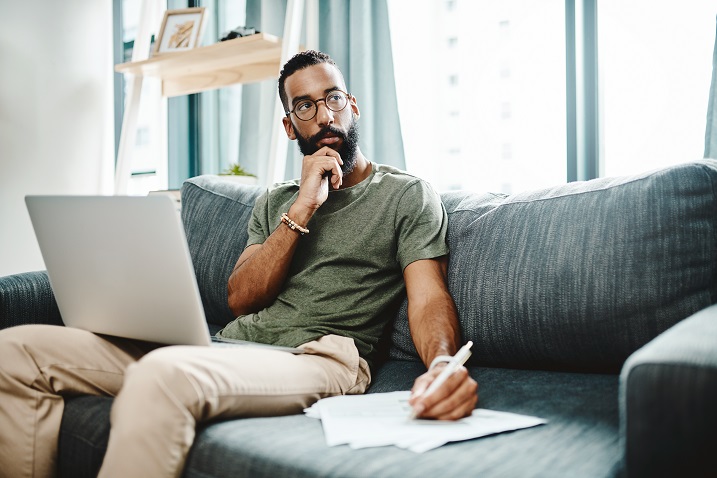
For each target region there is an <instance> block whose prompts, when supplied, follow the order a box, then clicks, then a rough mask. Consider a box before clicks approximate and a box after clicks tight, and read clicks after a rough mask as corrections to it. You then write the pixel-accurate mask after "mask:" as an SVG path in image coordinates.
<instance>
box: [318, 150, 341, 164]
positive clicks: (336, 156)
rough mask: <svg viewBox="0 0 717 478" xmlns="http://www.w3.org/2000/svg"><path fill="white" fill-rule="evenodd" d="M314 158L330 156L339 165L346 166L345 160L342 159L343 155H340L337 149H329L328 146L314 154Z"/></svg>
mask: <svg viewBox="0 0 717 478" xmlns="http://www.w3.org/2000/svg"><path fill="white" fill-rule="evenodd" d="M314 156H330V157H332V158H334V159H336V161H338V163H339V164H344V160H343V159H341V155H340V154H339V152H338V151H336V150H335V149H332V148H329V147H328V146H324V147H323V148H321V149H319V150H318V151H316V152H315V153H314Z"/></svg>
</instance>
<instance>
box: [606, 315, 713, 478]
mask: <svg viewBox="0 0 717 478" xmlns="http://www.w3.org/2000/svg"><path fill="white" fill-rule="evenodd" d="M715 404H717V305H713V306H710V307H708V308H706V309H703V310H701V311H700V312H698V313H696V314H694V315H692V316H690V317H689V318H687V319H685V320H683V321H682V322H679V323H678V324H676V325H674V326H673V327H671V328H670V329H668V330H667V331H665V332H664V333H663V334H661V335H659V336H657V337H656V338H655V339H654V340H652V341H651V342H649V343H648V344H646V345H645V346H644V347H642V348H641V349H639V350H638V351H636V352H635V353H634V354H632V355H631V356H630V358H629V359H628V360H627V361H626V362H625V365H624V366H623V369H622V373H621V376H620V439H621V442H622V445H623V447H622V448H623V450H624V453H625V455H624V464H623V465H624V470H625V472H626V473H625V474H626V476H628V477H633V476H638V477H642V476H708V475H710V476H714V475H713V473H714V470H717V455H715V453H714V451H715V450H716V449H717V427H715V424H717V406H715Z"/></svg>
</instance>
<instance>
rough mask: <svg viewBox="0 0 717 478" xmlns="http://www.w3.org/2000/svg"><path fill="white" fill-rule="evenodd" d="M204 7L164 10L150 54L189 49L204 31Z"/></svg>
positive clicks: (200, 37)
mask: <svg viewBox="0 0 717 478" xmlns="http://www.w3.org/2000/svg"><path fill="white" fill-rule="evenodd" d="M205 10H206V8H205V7H194V8H179V9H174V10H166V11H165V12H164V18H163V19H162V25H161V27H160V29H159V34H158V35H157V38H156V39H155V42H154V45H155V47H154V51H153V53H152V55H153V56H154V55H161V54H165V53H173V52H181V51H187V50H191V49H192V48H195V47H196V46H198V45H199V42H200V41H201V40H202V32H203V31H204V17H205Z"/></svg>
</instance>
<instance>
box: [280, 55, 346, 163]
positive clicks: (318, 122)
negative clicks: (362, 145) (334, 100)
mask: <svg viewBox="0 0 717 478" xmlns="http://www.w3.org/2000/svg"><path fill="white" fill-rule="evenodd" d="M285 89H286V95H287V98H288V102H289V105H288V106H289V109H290V110H291V109H293V108H294V106H295V105H296V104H297V103H298V102H299V101H300V100H305V99H310V100H314V101H315V100H319V99H324V98H325V97H326V95H327V94H328V93H330V92H331V91H334V90H342V91H346V87H345V85H344V81H343V78H342V76H341V74H340V73H339V71H338V69H336V67H334V66H333V65H330V64H327V63H322V64H319V65H314V66H310V67H308V68H304V69H303V70H299V71H297V72H296V73H294V74H293V75H291V76H290V77H288V78H287V79H286V82H285ZM358 113H359V111H358V106H357V105H356V101H355V99H354V98H353V97H350V98H349V103H348V105H347V106H346V107H345V108H344V109H343V110H341V111H331V110H330V109H328V108H327V107H326V105H325V103H324V102H323V101H319V102H318V108H317V112H316V116H315V117H314V118H312V119H310V120H308V121H302V120H300V119H298V118H297V117H296V115H294V114H293V113H292V114H291V115H289V117H287V118H285V119H284V127H285V129H286V133H287V135H288V136H289V139H296V140H297V142H298V143H299V149H300V150H301V152H302V154H304V155H307V156H310V155H312V154H314V153H316V152H317V151H318V150H319V149H321V148H323V147H325V146H328V147H329V148H331V149H334V150H335V151H337V152H338V153H339V155H340V156H341V159H342V160H343V162H344V164H343V165H342V167H341V169H342V170H343V172H344V174H348V173H350V172H351V171H352V170H353V168H354V166H355V165H356V158H357V152H358V122H357V118H358Z"/></svg>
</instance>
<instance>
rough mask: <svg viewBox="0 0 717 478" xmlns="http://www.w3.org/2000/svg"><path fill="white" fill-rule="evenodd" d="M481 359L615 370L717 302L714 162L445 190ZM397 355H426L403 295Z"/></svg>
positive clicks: (454, 279)
mask: <svg viewBox="0 0 717 478" xmlns="http://www.w3.org/2000/svg"><path fill="white" fill-rule="evenodd" d="M443 200H444V204H445V205H446V208H447V210H448V213H449V227H448V242H449V247H450V250H451V256H450V262H449V271H448V275H449V287H450V291H451V294H452V295H453V297H454V299H455V301H456V304H457V306H458V310H459V314H460V322H461V328H462V332H463V338H464V340H472V341H473V342H474V343H475V345H474V347H473V356H472V359H471V360H472V362H473V363H475V364H481V365H489V366H501V367H534V368H549V369H558V370H584V371H617V370H618V369H619V368H620V366H621V365H622V363H623V362H624V360H625V359H626V358H627V357H628V356H629V355H630V354H631V353H632V352H634V351H635V350H636V349H637V348H639V347H641V346H642V345H644V344H645V343H647V342H648V341H650V340H651V339H652V338H654V337H655V336H657V335H658V334H659V333H661V332H662V331H664V330H666V329H667V328H669V327H670V326H671V325H673V324H675V323H677V322H678V321H680V320H682V319H684V318H686V317H687V316H689V315H690V314H692V313H694V312H696V311H698V310H700V309H702V308H704V307H706V306H708V305H710V304H713V303H715V302H717V232H716V230H717V161H713V160H703V161H696V162H693V163H688V164H684V165H680V166H675V167H671V168H666V169H661V170H657V171H653V172H649V173H645V174H641V175H636V176H629V177H621V178H605V179H597V180H593V181H588V182H576V183H569V184H565V185H562V186H558V187H555V188H551V189H543V190H538V191H529V192H524V193H520V194H515V195H512V196H507V197H501V196H498V195H493V196H491V195H483V196H481V195H476V194H471V193H467V192H463V193H447V194H444V195H443ZM392 339H393V340H392V341H393V348H392V350H391V356H392V357H393V358H398V359H415V358H416V357H417V354H416V351H415V348H414V346H413V342H412V341H411V338H410V332H409V330H408V323H407V318H406V304H405V303H404V305H403V307H402V308H401V311H400V312H399V315H398V317H397V320H396V323H395V328H394V331H393V334H392Z"/></svg>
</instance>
